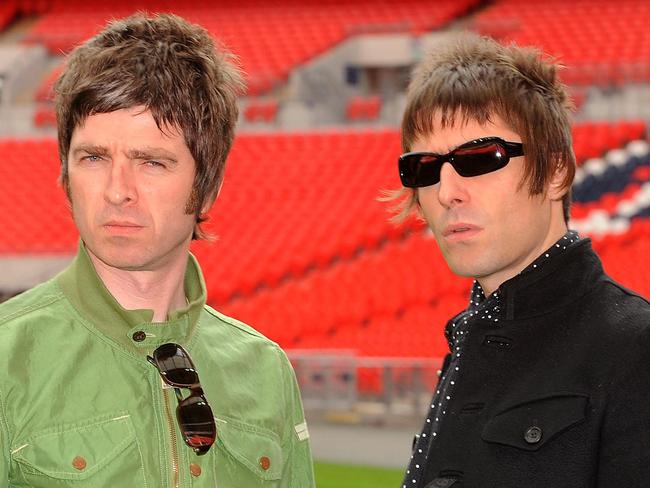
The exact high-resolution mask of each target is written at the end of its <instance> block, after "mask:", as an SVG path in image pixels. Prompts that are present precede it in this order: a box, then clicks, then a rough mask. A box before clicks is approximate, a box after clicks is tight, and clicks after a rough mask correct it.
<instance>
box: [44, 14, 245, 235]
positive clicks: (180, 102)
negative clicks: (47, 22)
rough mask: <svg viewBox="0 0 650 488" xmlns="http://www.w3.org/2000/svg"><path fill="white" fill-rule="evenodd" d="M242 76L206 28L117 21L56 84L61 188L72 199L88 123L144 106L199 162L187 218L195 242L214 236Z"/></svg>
mask: <svg viewBox="0 0 650 488" xmlns="http://www.w3.org/2000/svg"><path fill="white" fill-rule="evenodd" d="M243 87H244V85H243V82H242V76H241V72H240V70H239V68H238V67H237V66H236V65H235V58H234V56H233V55H232V54H231V53H229V52H227V51H225V50H223V49H221V48H219V49H217V48H216V47H215V43H214V41H213V39H212V38H211V37H210V35H209V34H208V32H207V31H206V30H205V29H203V28H202V27H200V26H198V25H196V24H191V23H189V22H187V21H186V20H184V19H182V18H180V17H178V16H175V15H170V14H160V15H156V16H153V17H147V16H146V15H145V14H142V13H138V14H135V15H132V16H130V17H127V18H125V19H122V20H115V21H112V22H110V23H109V24H108V26H107V27H106V28H105V29H104V30H103V31H102V32H100V33H99V34H97V35H96V36H95V37H93V38H91V39H89V40H88V41H86V42H85V43H83V44H82V45H80V46H78V47H77V48H76V49H75V50H74V51H73V52H72V54H71V55H70V57H69V58H68V60H67V66H66V69H65V70H64V72H63V73H62V75H61V76H60V77H59V79H58V80H57V81H56V83H55V85H54V91H55V97H56V98H55V102H56V118H57V128H58V142H59V158H60V159H61V182H62V184H63V187H64V189H65V191H66V194H67V196H68V199H70V185H69V177H68V152H69V149H70V140H71V138H72V133H73V131H74V129H75V128H76V127H78V126H79V125H80V124H83V122H84V120H85V119H86V117H88V116H90V115H93V114H99V113H107V112H113V111H115V110H120V109H128V108H132V107H135V106H140V105H142V106H144V107H146V108H147V109H148V110H150V111H151V114H152V116H153V118H154V120H155V121H156V124H157V125H158V128H159V129H160V130H161V131H163V132H165V130H164V129H169V128H174V129H178V130H179V132H180V133H181V134H182V135H183V136H184V138H185V144H187V147H188V149H189V150H190V153H191V154H192V156H193V157H194V160H195V162H196V176H195V180H194V187H193V190H192V195H191V197H190V199H189V201H188V202H187V207H186V210H185V211H186V212H187V213H188V214H195V215H196V226H195V229H194V233H193V236H192V238H193V239H201V238H205V237H207V235H206V234H205V233H204V232H203V231H202V229H201V227H200V224H201V223H202V222H204V221H205V217H204V216H202V215H201V209H202V208H203V206H204V205H205V204H206V203H208V202H210V201H211V199H214V198H215V197H216V195H217V192H218V189H219V187H220V185H221V181H222V179H223V173H224V169H225V164H226V157H227V155H228V152H229V151H230V148H231V146H232V142H233V137H234V128H235V123H236V122H237V117H238V113H239V112H238V108H237V95H238V94H239V93H241V92H242V91H243Z"/></svg>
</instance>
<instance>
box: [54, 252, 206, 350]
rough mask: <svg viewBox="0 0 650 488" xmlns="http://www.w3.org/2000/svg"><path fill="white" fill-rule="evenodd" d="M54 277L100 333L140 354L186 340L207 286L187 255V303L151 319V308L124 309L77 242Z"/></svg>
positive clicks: (194, 260) (78, 310)
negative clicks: (72, 255)
mask: <svg viewBox="0 0 650 488" xmlns="http://www.w3.org/2000/svg"><path fill="white" fill-rule="evenodd" d="M56 281H57V283H58V285H59V287H60V288H61V290H62V291H63V293H64V294H65V295H66V297H67V298H68V299H69V300H70V302H71V303H72V305H73V306H74V308H75V309H76V310H77V312H79V314H80V315H81V316H82V317H83V318H84V319H86V321H87V322H88V323H89V324H90V325H92V326H93V327H94V328H96V329H97V330H99V331H100V332H101V333H102V334H104V335H106V336H108V337H110V338H111V339H113V340H114V341H116V342H118V343H119V344H120V345H122V346H125V347H126V348H127V349H129V350H131V351H132V352H134V351H137V352H138V354H139V355H141V354H142V352H143V350H147V351H149V350H153V349H155V348H156V347H157V346H159V345H160V344H164V343H166V342H181V343H187V342H188V341H189V339H190V338H191V336H192V333H193V331H194V329H195V326H196V324H197V322H198V320H199V316H200V314H201V311H202V310H203V307H204V305H205V301H206V287H205V282H204V280H203V275H202V273H201V269H200V267H199V264H198V262H197V261H196V258H195V257H194V256H193V255H192V254H189V255H188V262H187V269H186V271H185V278H184V287H185V294H186V297H187V300H188V304H187V306H186V307H184V308H182V309H179V310H176V311H174V312H172V313H171V314H170V315H169V317H168V318H167V321H165V322H155V323H154V322H151V319H152V318H153V310H147V309H140V310H126V309H125V308H123V307H122V306H121V305H120V304H119V303H118V302H117V300H115V298H114V297H113V295H111V293H110V292H109V291H108V289H107V288H106V286H105V285H104V283H103V282H102V280H101V278H100V277H99V275H98V274H97V271H96V270H95V267H94V266H93V264H92V261H91V260H90V256H88V252H87V251H86V247H85V245H84V243H83V242H80V244H79V249H78V252H77V255H76V257H75V259H74V260H73V262H72V263H71V265H70V266H69V267H68V268H66V269H65V270H64V271H63V272H62V273H61V274H60V275H59V276H58V277H57V278H56Z"/></svg>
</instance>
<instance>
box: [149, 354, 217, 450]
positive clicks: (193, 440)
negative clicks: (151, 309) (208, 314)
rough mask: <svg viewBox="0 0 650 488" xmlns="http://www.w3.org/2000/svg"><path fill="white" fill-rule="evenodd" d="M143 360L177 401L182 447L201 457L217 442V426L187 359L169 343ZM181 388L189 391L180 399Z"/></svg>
mask: <svg viewBox="0 0 650 488" xmlns="http://www.w3.org/2000/svg"><path fill="white" fill-rule="evenodd" d="M147 360H148V361H149V362H150V363H151V364H153V365H154V366H155V367H156V368H157V369H158V372H159V373H160V376H161V377H162V379H163V381H164V382H165V383H167V384H168V385H170V386H173V387H174V392H175V393H176V398H178V406H177V407H176V420H177V421H178V426H179V427H180V430H181V433H182V434H183V440H184V441H185V444H187V445H188V446H190V447H191V448H192V449H194V452H196V454H198V455H199V456H200V455H202V454H205V453H206V452H208V450H209V449H210V446H211V445H212V444H214V441H215V439H216V438H217V426H216V425H215V423H214V416H213V415H212V409H211V408H210V405H208V401H207V400H206V399H205V396H203V389H202V388H201V383H200V382H199V375H198V373H197V372H196V369H195V368H194V363H192V359H191V358H190V355H189V354H188V353H187V351H186V350H185V349H183V348H182V347H181V346H179V345H178V344H171V343H170V344H163V345H162V346H160V347H158V348H157V349H156V350H155V351H154V352H153V357H151V356H147ZM181 388H187V389H189V390H190V396H188V397H187V398H183V394H182V393H181V390H180V389H181Z"/></svg>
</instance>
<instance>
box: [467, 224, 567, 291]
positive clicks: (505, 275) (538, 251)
mask: <svg viewBox="0 0 650 488" xmlns="http://www.w3.org/2000/svg"><path fill="white" fill-rule="evenodd" d="M556 222H557V223H556V224H555V225H553V226H551V227H550V228H549V231H548V232H547V234H546V236H545V237H544V239H542V240H540V242H539V245H538V246H535V248H534V249H533V250H531V252H529V253H528V254H527V255H525V256H522V258H521V259H520V260H519V261H518V262H517V263H514V264H513V265H512V266H509V267H508V268H506V269H503V270H502V271H501V272H499V273H495V274H491V275H487V276H481V277H476V281H478V283H479V285H481V288H482V289H483V294H484V295H485V296H486V297H487V296H490V295H491V294H492V293H494V291H495V290H496V289H498V288H499V287H500V286H501V285H502V284H503V283H505V282H506V281H508V280H509V279H511V278H514V277H515V276H517V275H518V274H519V273H521V272H522V271H523V270H524V269H526V267H527V266H529V265H530V264H531V263H532V262H533V261H535V260H536V259H537V258H538V257H539V256H541V255H542V253H543V252H544V251H546V250H547V249H548V248H550V247H551V246H552V245H553V244H555V243H556V242H557V241H558V240H559V239H560V238H561V237H562V236H563V235H564V234H566V233H567V231H568V228H567V225H566V223H565V222H564V220H562V221H556Z"/></svg>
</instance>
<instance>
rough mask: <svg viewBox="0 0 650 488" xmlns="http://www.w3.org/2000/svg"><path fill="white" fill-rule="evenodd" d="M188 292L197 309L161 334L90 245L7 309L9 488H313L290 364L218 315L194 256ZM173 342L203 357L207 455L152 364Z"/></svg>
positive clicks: (5, 468)
mask: <svg viewBox="0 0 650 488" xmlns="http://www.w3.org/2000/svg"><path fill="white" fill-rule="evenodd" d="M185 291H186V294H187V297H188V300H189V304H188V306H187V308H185V309H183V310H180V311H177V312H175V313H173V314H172V315H171V316H170V317H169V320H168V321H167V322H164V323H151V318H152V316H153V312H152V311H150V310H129V311H127V310H125V309H123V308H122V307H121V306H120V305H119V304H118V303H117V302H116V301H115V299H114V298H113V297H112V295H111V294H110V293H109V292H108V290H107V289H106V288H105V287H104V284H103V283H102V282H101V280H100V279H99V277H98V276H97V274H96V272H95V270H94V267H93V266H92V263H91V261H90V259H89V257H88V255H87V253H86V251H85V249H84V246H83V244H82V245H80V250H79V253H78V254H77V257H76V258H75V260H74V261H73V263H72V264H71V265H70V267H68V268H67V269H66V270H64V271H63V272H62V273H61V274H60V275H59V276H57V277H56V278H54V279H52V280H50V281H48V282H46V283H44V284H42V285H40V286H38V287H36V288H34V289H32V290H29V291H27V292H25V293H23V294H22V295H19V296H17V297H15V298H13V299H11V300H9V301H8V302H5V303H4V304H2V305H0V452H1V453H2V458H1V459H0V486H2V487H4V486H9V487H27V486H29V487H54V486H56V487H79V488H81V487H111V488H114V487H120V488H121V487H125V488H126V487H128V488H136V487H149V488H162V487H183V488H185V487H195V488H201V487H211V488H214V487H218V488H255V487H260V488H262V487H263V488H266V487H269V488H271V487H274V488H275V487H278V488H279V487H291V488H310V487H313V486H314V476H313V468H312V461H311V454H310V448H309V442H308V440H307V438H308V433H307V428H306V424H305V420H304V415H303V410H302V404H301V400H300V394H299V391H298V386H297V383H296V379H295V375H294V373H293V370H292V368H291V366H290V364H289V361H288V360H287V358H286V356H285V355H284V353H283V352H282V350H281V349H280V348H279V347H278V346H277V345H276V344H275V343H273V342H271V341H269V340H268V339H266V338H265V337H264V336H262V335H261V334H259V333H258V332H256V331H255V330H253V329H251V328H250V327H248V326H246V325H244V324H242V323H241V322H238V321H236V320H233V319H231V318H229V317H226V316H224V315H222V314H220V313H219V312H216V311H215V310H213V309H212V308H210V307H208V306H207V305H205V298H206V293H205V284H204V281H203V277H202V275H201V271H200V268H199V266H198V263H197V262H196V260H195V259H194V257H192V256H190V258H189V263H188V267H187V272H186V275H185ZM142 332H144V334H142ZM138 340H139V341H138ZM166 342H176V343H179V344H182V345H183V346H184V347H185V348H186V349H187V351H188V352H189V354H190V355H191V356H192V359H193V361H194V364H195V365H196V368H197V371H198V373H199V377H200V380H201V384H202V386H203V390H204V391H205V396H206V398H207V400H208V402H209V404H210V405H211V407H212V410H213V413H214V416H215V420H216V425H217V431H218V433H217V441H216V442H215V444H214V445H213V446H212V448H211V449H210V451H209V452H208V453H207V454H206V455H204V456H200V457H199V456H197V455H196V454H194V452H193V451H192V450H191V449H190V448H189V447H187V446H186V445H185V443H184V442H183V440H182V437H181V435H180V431H179V429H178V425H177V422H176V416H175V410H176V405H177V400H176V396H175V395H174V391H173V389H169V388H166V387H164V386H163V382H162V380H161V378H160V375H159V374H158V371H157V370H156V368H155V367H154V366H152V365H151V364H150V363H149V362H147V360H146V355H147V354H150V353H151V352H152V351H153V350H154V349H155V348H156V347H157V346H158V345H160V344H163V343H166Z"/></svg>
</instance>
